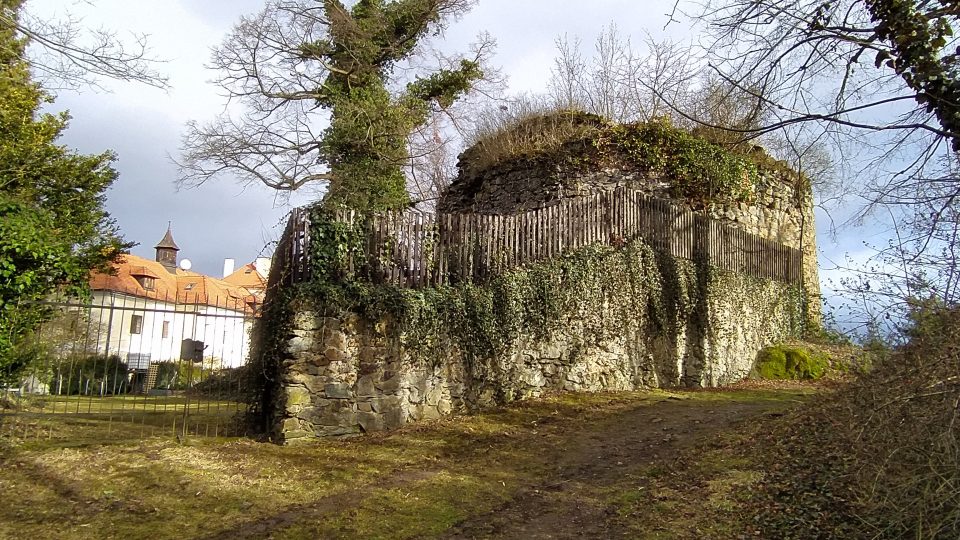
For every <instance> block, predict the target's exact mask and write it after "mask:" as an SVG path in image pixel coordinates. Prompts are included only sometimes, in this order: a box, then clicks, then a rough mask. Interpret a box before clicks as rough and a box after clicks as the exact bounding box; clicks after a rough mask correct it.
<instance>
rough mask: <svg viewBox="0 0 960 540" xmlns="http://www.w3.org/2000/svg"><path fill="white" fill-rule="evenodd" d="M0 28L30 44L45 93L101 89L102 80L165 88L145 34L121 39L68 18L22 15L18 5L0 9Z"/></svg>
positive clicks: (8, 4)
mask: <svg viewBox="0 0 960 540" xmlns="http://www.w3.org/2000/svg"><path fill="white" fill-rule="evenodd" d="M0 26H3V27H8V28H13V29H14V31H15V33H16V34H17V35H18V36H20V37H22V38H25V39H27V40H28V42H29V44H30V49H29V53H28V54H29V63H30V67H31V68H32V69H33V71H34V74H35V76H36V78H37V79H38V80H39V81H40V82H41V83H42V84H43V86H44V88H45V89H47V90H64V89H77V88H81V87H95V88H100V82H101V81H102V80H103V79H113V80H119V81H131V82H138V83H142V84H146V85H148V86H153V87H156V88H162V89H165V88H167V87H168V84H167V77H166V75H164V74H162V73H160V72H159V71H158V70H157V69H156V66H157V64H159V63H161V61H160V60H159V59H157V58H154V57H153V56H151V54H150V49H149V47H148V45H147V36H145V35H143V34H131V35H130V37H129V38H128V39H124V38H121V37H120V35H119V34H118V33H117V32H116V31H114V30H108V29H105V28H97V29H92V28H86V27H85V26H84V25H83V21H81V20H80V19H78V18H76V17H74V16H73V15H70V14H68V15H66V16H65V17H64V18H62V19H59V20H52V21H51V20H45V19H41V18H39V17H36V16H34V15H33V14H31V13H30V12H29V10H23V9H21V2H20V0H15V1H13V2H5V3H3V4H0ZM8 52H13V53H16V51H8Z"/></svg>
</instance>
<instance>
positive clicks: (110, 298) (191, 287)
mask: <svg viewBox="0 0 960 540" xmlns="http://www.w3.org/2000/svg"><path fill="white" fill-rule="evenodd" d="M178 251H179V248H178V247H177V245H176V243H175V242H174V241H173V235H172V233H171V231H170V230H167V233H166V235H165V236H164V237H163V239H162V240H161V241H160V243H159V244H157V246H156V253H157V255H156V260H155V261H151V260H148V259H144V258H142V257H137V256H136V255H124V256H123V258H122V259H121V260H120V261H119V262H118V263H117V264H115V266H114V268H115V275H105V274H95V275H94V276H93V277H92V278H91V282H90V285H91V289H92V296H93V299H92V300H93V301H92V306H91V308H90V312H89V316H88V319H89V321H88V325H89V326H90V331H88V332H87V334H88V336H90V337H88V340H90V341H91V343H90V344H88V345H87V346H86V347H85V348H86V349H87V350H91V349H94V348H95V349H96V352H98V353H101V354H106V355H117V356H119V357H120V358H121V359H122V360H123V361H125V362H126V363H127V366H128V368H129V369H130V370H136V371H143V372H146V371H147V370H148V369H149V367H150V365H151V364H155V363H157V362H166V361H181V360H187V361H193V362H197V361H198V360H199V358H198V357H202V366H203V367H204V368H205V369H207V368H209V369H220V368H229V367H238V366H240V365H242V364H243V363H245V362H246V358H247V354H248V350H249V341H250V340H249V334H250V329H251V327H252V325H253V320H254V317H255V315H256V310H257V307H258V302H257V297H256V296H255V295H254V294H253V293H252V292H251V291H250V290H248V289H247V288H245V287H242V286H238V285H235V284H231V283H228V282H226V281H223V280H221V279H218V278H213V277H210V276H206V275H203V274H198V273H196V272H191V271H190V270H188V269H184V268H178V266H177V252H178ZM184 266H186V267H187V268H189V266H188V265H184ZM94 342H95V346H94Z"/></svg>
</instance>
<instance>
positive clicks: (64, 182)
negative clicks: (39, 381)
mask: <svg viewBox="0 0 960 540" xmlns="http://www.w3.org/2000/svg"><path fill="white" fill-rule="evenodd" d="M20 4H21V0H0V8H2V10H3V12H4V13H5V14H6V13H13V14H15V13H17V12H18V10H19V9H20ZM25 46H26V42H25V40H23V39H18V38H17V35H16V33H15V27H14V26H13V25H7V24H3V23H0V378H3V379H10V378H15V376H16V375H17V372H18V371H20V370H21V369H22V368H24V367H25V364H26V363H28V362H29V357H28V356H29V355H27V356H25V355H23V354H19V352H20V351H22V350H23V349H24V343H23V340H24V339H26V338H27V336H28V335H29V334H30V332H32V331H33V330H34V329H36V327H37V326H38V325H39V324H40V323H42V322H43V321H44V320H45V319H46V318H48V317H49V315H50V313H49V312H48V311H47V310H45V309H44V308H43V307H42V306H41V305H39V304H38V303H37V302H38V301H39V300H42V299H44V298H45V297H47V296H49V295H50V294H52V293H54V292H63V293H66V294H83V293H84V292H85V291H86V287H87V282H88V277H89V273H90V271H91V270H93V269H102V270H106V269H107V268H108V267H109V263H110V262H111V261H113V260H114V259H115V258H116V257H117V256H118V255H119V254H120V252H121V251H122V250H123V249H124V248H125V247H127V246H126V245H125V244H124V243H123V241H122V240H121V239H120V237H119V235H118V233H117V230H116V227H115V225H114V223H113V221H112V220H111V219H110V217H109V216H108V215H107V213H106V212H105V211H104V209H103V204H104V200H105V195H104V193H105V191H106V189H107V188H108V187H109V186H110V184H112V183H113V181H114V180H115V179H116V176H117V175H116V172H115V171H114V170H113V169H112V168H111V166H110V164H111V162H112V160H113V154H111V153H110V152H105V153H103V154H99V155H93V156H85V155H80V154H77V153H75V152H72V151H70V150H68V149H66V148H64V147H63V146H60V145H58V144H57V138H58V137H59V136H60V134H61V132H62V131H63V130H64V129H65V128H66V125H67V115H66V114H65V113H62V114H58V115H51V114H41V113H40V112H39V109H40V106H41V104H42V103H44V102H47V101H50V97H49V96H48V95H47V94H45V93H44V91H43V90H42V89H41V88H40V86H39V85H37V84H36V83H34V82H33V81H32V80H31V76H30V66H29V65H28V63H27V62H26V61H25V60H24V59H23V58H24V57H23V51H24V47H25Z"/></svg>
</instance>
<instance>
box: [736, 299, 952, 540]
mask: <svg viewBox="0 0 960 540" xmlns="http://www.w3.org/2000/svg"><path fill="white" fill-rule="evenodd" d="M931 317H933V318H935V320H934V319H932V318H931ZM923 322H924V324H923V325H922V327H921V326H919V325H918V327H917V328H915V329H914V330H913V331H912V332H911V333H910V334H909V335H910V336H911V339H910V342H909V343H908V344H907V345H906V346H904V347H902V348H901V349H899V350H895V351H893V352H892V353H890V354H888V355H880V356H876V357H875V362H874V364H873V366H872V368H871V369H870V370H869V371H864V372H861V373H859V374H858V376H857V377H856V379H854V381H853V382H852V383H850V385H849V386H847V387H846V388H843V389H842V390H840V391H837V392H835V393H832V394H828V395H826V396H824V397H823V398H821V399H820V400H819V401H817V402H814V403H812V404H811V405H809V406H807V407H805V408H803V409H801V410H799V411H797V412H796V413H794V414H792V415H791V416H789V417H787V418H786V419H785V420H786V421H785V422H783V423H781V424H780V425H779V426H778V427H777V428H776V429H774V430H772V431H771V432H770V435H769V440H768V441H767V444H764V445H761V447H762V452H763V453H764V454H765V455H766V456H776V458H775V459H774V460H770V459H769V457H765V458H764V460H765V461H766V462H770V461H775V463H774V464H772V465H771V467H769V469H768V470H767V471H766V476H765V480H764V484H763V485H762V487H761V488H760V490H759V491H758V493H757V498H759V500H755V501H753V503H752V504H751V505H750V506H751V508H755V509H758V510H759V511H758V513H757V514H756V515H755V516H754V520H755V521H756V522H757V523H758V524H759V525H760V527H761V530H762V533H763V536H764V537H767V538H784V537H789V538H823V537H831V538H960V406H958V403H960V375H958V374H960V312H958V311H957V310H941V311H939V312H938V313H933V314H926V315H925V316H924V320H923Z"/></svg>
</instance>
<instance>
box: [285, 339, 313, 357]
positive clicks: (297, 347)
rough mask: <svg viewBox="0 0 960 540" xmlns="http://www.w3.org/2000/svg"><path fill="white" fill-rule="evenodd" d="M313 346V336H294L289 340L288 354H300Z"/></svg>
mask: <svg viewBox="0 0 960 540" xmlns="http://www.w3.org/2000/svg"><path fill="white" fill-rule="evenodd" d="M311 347H313V337H312V336H309V335H308V336H293V337H292V338H290V340H289V341H287V354H292V355H295V356H297V355H299V354H301V353H304V352H307V351H309V350H310V348H311Z"/></svg>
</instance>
